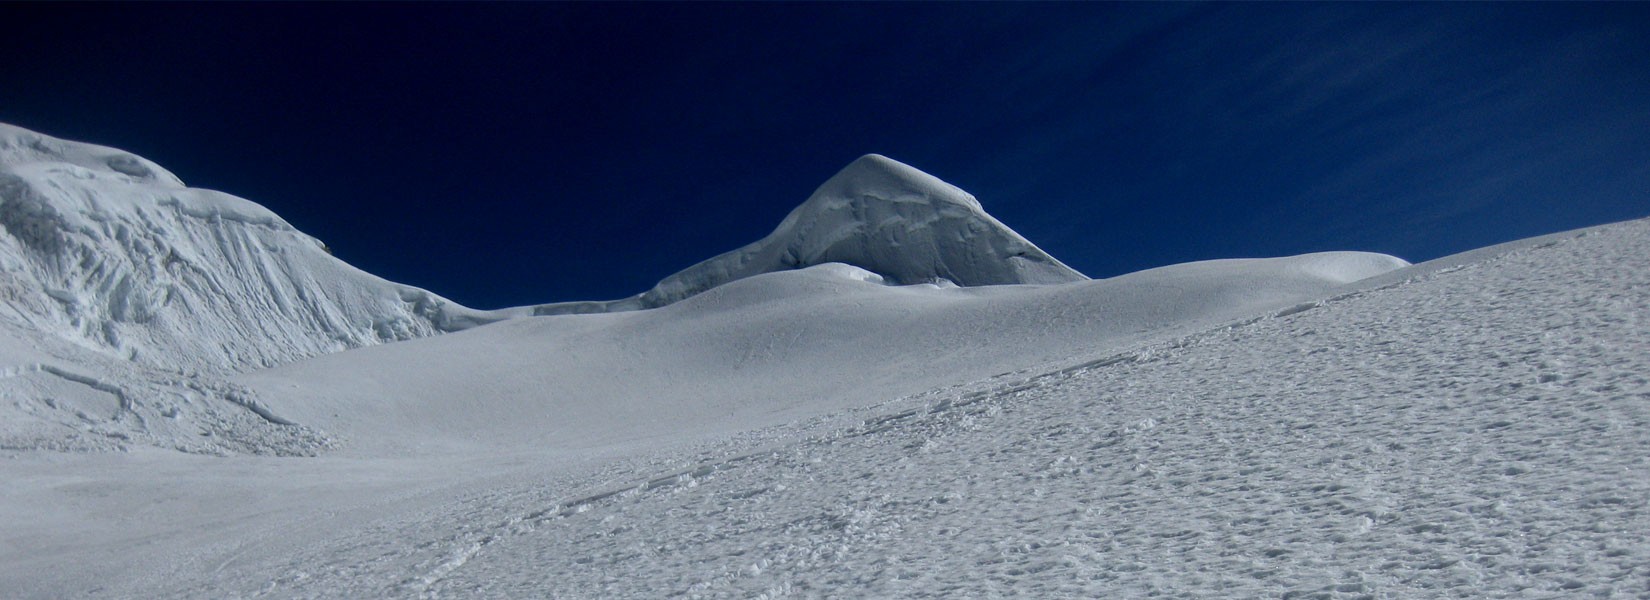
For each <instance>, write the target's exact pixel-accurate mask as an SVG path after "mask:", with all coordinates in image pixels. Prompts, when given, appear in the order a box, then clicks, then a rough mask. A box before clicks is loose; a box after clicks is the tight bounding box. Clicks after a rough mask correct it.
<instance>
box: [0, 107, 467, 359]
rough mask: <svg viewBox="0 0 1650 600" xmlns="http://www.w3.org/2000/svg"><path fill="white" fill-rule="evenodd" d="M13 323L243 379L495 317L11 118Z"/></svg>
mask: <svg viewBox="0 0 1650 600" xmlns="http://www.w3.org/2000/svg"><path fill="white" fill-rule="evenodd" d="M0 271H3V272H4V274H5V276H4V277H3V278H0V298H4V299H5V302H4V310H5V311H6V313H8V314H7V315H6V316H7V317H9V318H12V319H16V320H17V321H20V322H22V323H26V324H28V325H29V326H30V327H33V328H37V329H40V330H43V331H47V332H51V333H53V334H57V335H61V336H64V337H66V338H68V339H71V340H74V341H75V342H77V343H81V344H84V345H87V346H89V347H92V348H95V349H98V350H101V351H105V352H108V353H111V354H115V355H118V356H121V357H125V358H128V359H131V360H133V361H135V362H137V363H140V364H144V365H150V366H165V367H167V368H173V369H176V368H184V369H193V370H206V371H214V372H232V371H240V370H245V369H248V368H255V367H264V366H270V365H274V364H280V363H284V362H289V361H291V360H294V359H298V358H303V357H307V356H314V355H317V354H323V353H327V352H336V351H339V350H345V349H349V348H356V347H360V346H366V345H371V344H377V343H382V342H389V341H396V340H405V339H411V338H415V337H421V336H426V335H431V334H434V333H439V332H444V331H450V330H453V329H458V328H462V327H464V326H467V325H472V324H474V323H476V322H478V321H479V320H482V319H483V317H482V315H481V314H480V313H477V312H476V311H471V310H468V309H465V308H463V307H461V306H458V305H456V304H454V303H452V302H449V301H447V300H445V299H443V298H441V297H440V296H437V295H435V294H432V293H430V292H427V291H424V290H421V289H417V288H413V287H410V286H405V285H399V284H395V283H391V282H388V281H384V280H382V279H379V278H377V277H374V276H372V275H369V274H367V273H365V272H362V271H360V270H357V269H355V268H353V267H351V266H349V265H348V264H345V263H344V262H343V261H340V260H338V259H336V258H333V257H332V256H331V255H330V254H329V253H327V252H326V251H325V249H324V248H323V246H322V244H321V243H320V242H319V241H317V240H316V239H314V238H312V237H310V236H307V235H304V234H303V233H301V232H299V231H297V230H295V229H293V227H292V226H291V225H289V224H288V223H287V222H286V221H284V220H282V219H281V218H280V217H278V216H276V215H275V214H274V213H272V212H270V211H269V210H268V209H265V208H264V207H262V206H259V205H257V204H255V203H253V202H250V201H247V200H243V199H241V198H237V197H235V196H231V195H229V194H225V193H221V192H216V191H212V190H204V189H195V188H189V187H186V186H184V184H183V182H182V181H180V180H179V179H178V178H177V177H176V176H174V175H172V173H170V172H168V171H167V170H165V169H163V168H161V167H160V166H159V165H156V164H154V163H153V162H150V161H148V160H145V159H143V158H140V157H138V156H134V155H132V154H129V153H126V152H122V151H119V150H115V149H111V148H105V147H101V146H95V145H91V144H83V143H77V142H70V141H65V140H59V139H55V138H52V137H49V136H45V135H41V134H38V133H34V132H31V131H27V130H24V129H21V128H18V127H14V126H10V125H4V124H0Z"/></svg>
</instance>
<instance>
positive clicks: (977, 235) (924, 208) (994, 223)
mask: <svg viewBox="0 0 1650 600" xmlns="http://www.w3.org/2000/svg"><path fill="white" fill-rule="evenodd" d="M832 262H838V263H844V264H849V265H853V266H855V267H859V268H861V269H865V270H867V271H870V272H872V273H875V274H877V275H879V276H881V277H882V278H883V279H884V280H885V281H886V282H888V283H890V284H896V285H903V284H913V283H929V282H949V283H954V284H957V285H961V286H979V285H1004V284H1025V283H1031V284H1053V283H1067V282H1072V281H1082V280H1085V279H1088V278H1087V277H1084V276H1083V274H1082V273H1078V272H1077V271H1076V270H1073V269H1072V268H1071V267H1067V266H1066V265H1064V264H1062V263H1061V262H1060V261H1058V260H1055V258H1054V257H1052V256H1049V255H1048V253H1046V252H1043V251H1042V250H1041V249H1039V248H1037V246H1036V245H1034V244H1032V243H1031V242H1030V241H1027V240H1026V239H1025V238H1024V237H1021V236H1020V234H1018V233H1015V232H1014V230H1012V229H1009V228H1008V226H1006V225H1003V224H1002V222H1000V221H998V220H997V219H995V218H992V217H991V215H988V214H986V213H985V211H984V210H983V209H982V208H981V206H980V202H979V201H978V200H976V199H975V198H974V196H972V195H970V194H969V193H968V192H965V191H963V190H961V189H959V188H957V187H956V186H954V185H951V184H949V183H946V182H944V181H941V180H940V179H939V178H937V177H934V176H933V175H929V174H927V173H924V172H922V171H920V170H917V169H916V168H913V167H911V166H909V165H906V164H904V163H901V162H899V161H896V160H894V159H891V158H888V157H886V156H882V155H879V154H867V155H865V156H862V157H860V158H859V159H857V160H855V161H854V162H852V163H850V164H849V165H848V166H847V167H845V168H843V169H842V170H841V171H840V172H838V173H837V174H836V175H835V176H832V177H831V178H830V179H828V180H826V181H825V183H824V184H822V185H820V186H819V188H818V189H816V190H814V193H813V194H812V195H811V196H809V197H808V200H807V201H806V202H803V203H802V205H801V206H798V207H796V209H794V210H792V211H791V213H790V214H789V215H788V216H786V217H785V219H784V220H783V221H781V222H780V224H779V226H778V227H777V228H775V229H774V231H773V233H770V234H768V236H767V237H764V238H762V239H761V240H758V241H756V242H754V243H752V244H749V245H747V246H745V247H743V248H739V249H737V250H734V251H731V252H727V253H725V254H722V255H719V256H717V257H715V258H712V259H710V260H707V261H704V262H701V263H699V264H697V265H694V266H692V267H689V268H687V269H685V270H683V271H682V272H680V273H677V274H675V275H672V276H670V277H667V278H665V279H664V280H663V281H660V282H659V284H658V285H657V286H655V287H654V288H653V289H652V290H649V291H648V292H646V293H644V294H642V295H641V296H640V297H638V298H635V299H630V300H621V301H618V302H615V303H607V304H605V305H602V306H600V307H596V306H594V305H588V304H587V305H583V306H578V307H571V306H570V307H566V309H559V308H561V307H555V306H549V307H541V309H540V312H570V311H582V310H590V309H592V308H596V309H598V310H600V309H606V310H614V309H625V308H651V307H658V306H664V305H667V304H671V303H674V302H677V301H680V300H682V299H684V298H687V297H690V296H693V295H695V294H698V293H700V292H703V291H705V290H708V289H711V288H713V287H716V286H719V285H722V284H724V283H728V282H730V281H735V280H738V279H743V278H746V277H751V276H754V275H760V274H762V273H771V272H774V271H788V270H792V269H800V268H804V267H811V266H814V265H821V264H825V263H832Z"/></svg>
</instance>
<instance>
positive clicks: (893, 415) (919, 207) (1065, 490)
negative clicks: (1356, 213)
mask: <svg viewBox="0 0 1650 600" xmlns="http://www.w3.org/2000/svg"><path fill="white" fill-rule="evenodd" d="M0 134H3V135H0V163H3V164H0V167H3V169H0V226H3V227H4V233H3V234H0V267H3V268H4V269H5V270H6V271H7V273H8V278H7V279H6V280H5V281H4V282H3V283H4V286H0V291H3V292H4V294H5V295H4V297H3V299H4V303H3V306H0V308H3V310H0V359H3V361H4V362H3V364H0V367H3V369H4V370H3V372H0V374H3V375H4V376H3V377H0V442H3V443H0V447H3V448H4V450H5V452H6V453H5V454H3V455H0V481H4V485H3V486H0V597H6V598H12V597H21V598H34V597H41V598H55V597H72V596H94V597H199V598H224V597H270V598H286V597H338V598H346V597H347V598H355V597H385V596H388V597H454V598H468V597H510V598H523V597H569V598H595V597H656V596H667V595H686V596H705V597H761V596H768V597H774V596H782V595H794V596H800V597H844V598H856V597H922V596H931V597H957V596H961V597H970V596H1003V595H1026V596H1039V597H1046V596H1069V597H1146V596H1152V595H1159V596H1169V597H1321V598H1361V597H1369V598H1409V597H1438V596H1456V597H1612V596H1614V597H1650V572H1647V571H1645V570H1644V568H1643V567H1641V566H1640V564H1641V563H1645V562H1647V557H1650V506H1647V503H1650V500H1647V499H1650V489H1647V488H1650V464H1647V463H1650V429H1647V427H1650V323H1646V319H1650V269H1646V268H1645V264H1644V262H1645V258H1644V257H1646V256H1650V222H1647V221H1634V222H1628V223H1622V224H1616V225H1611V226H1605V227H1601V228H1594V229H1590V230H1585V231H1579V232H1570V233H1566V234H1558V235H1553V236H1547V237H1545V238H1539V239H1533V240H1526V241H1523V242H1515V243H1513V244H1508V245H1504V246H1500V247H1495V248H1489V249H1484V250H1481V251H1477V252H1473V253H1468V254H1465V255H1460V256H1456V257H1450V258H1446V259H1441V260H1439V261H1434V262H1432V263H1427V264H1422V265H1415V266H1410V267H1404V263H1402V261H1398V260H1397V259H1393V258H1391V257H1386V256H1381V255H1373V254H1366V253H1325V254H1317V255H1308V256H1302V257H1293V258H1286V259H1270V260H1237V261H1211V262H1205V263H1193V264H1187V265H1176V266H1172V267H1165V268H1162V269H1154V270H1151V271H1146V272H1142V273H1136V274H1132V275H1127V276H1123V277H1117V278H1113V279H1107V280H1095V281H1090V280H1087V279H1086V278H1084V277H1082V276H1081V275H1080V274H1077V273H1076V272H1075V271H1072V270H1070V269H1069V268H1067V267H1066V266H1065V265H1062V264H1060V263H1059V261H1057V260H1055V259H1053V258H1052V257H1049V256H1048V255H1047V254H1045V253H1043V252H1042V251H1041V250H1038V249H1037V248H1036V247H1035V246H1033V245H1031V244H1030V242H1028V241H1026V240H1024V238H1021V237H1020V236H1018V235H1017V234H1015V233H1014V232H1013V231H1011V230H1009V229H1008V228H1007V227H1005V226H1003V225H1002V224H1001V223H999V222H997V221H996V220H995V219H992V218H990V217H989V215H986V214H985V213H984V212H983V210H981V208H980V205H979V203H978V202H977V201H975V200H974V199H973V198H972V197H971V196H968V195H967V194H966V193H965V192H962V191H961V190H957V189H956V188H954V187H951V186H949V185H946V184H944V183H943V182H940V181H939V180H937V179H934V178H932V177H930V176H927V175H926V174H922V173H921V172H919V171H916V170H915V169H911V168H910V167H907V166H905V165H901V164H899V163H897V162H894V161H891V160H888V159H886V158H882V157H877V156H868V157H865V158H862V159H860V160H859V161H856V162H855V163H854V164H852V165H849V167H848V168H846V169H844V170H843V172H842V173H840V174H838V175H837V176H836V177H834V178H832V180H831V181H828V182H826V184H825V185H822V186H821V187H820V189H819V191H817V192H816V193H815V194H814V196H813V197H811V198H809V199H808V201H807V202H806V203H804V204H803V205H802V206H801V207H799V208H798V209H797V210H796V211H794V212H793V213H792V215H791V217H789V218H787V219H786V220H785V222H784V223H782V224H781V225H780V226H779V227H778V228H777V229H776V230H775V232H774V233H773V234H772V235H770V236H768V237H767V238H765V239H763V240H761V241H759V242H757V243H754V244H752V245H750V246H746V247H744V248H741V249H739V250H735V251H733V252H730V253H728V254H724V255H722V256H719V257H716V258H713V259H711V260H709V261H706V262H705V263H701V264H700V265H697V266H695V267H692V268H690V269H688V270H686V271H684V272H683V273H680V274H677V275H675V276H672V277H670V278H667V279H666V280H665V281H663V282H661V283H660V285H659V286H657V287H655V288H654V289H653V290H651V291H649V292H647V293H644V294H640V295H638V296H635V297H632V298H628V299H624V300H617V301H611V302H590V303H574V304H560V305H546V306H540V307H523V308H518V309H506V310H502V311H492V312H483V311H474V310H471V309H467V308H464V307H460V306H457V305H454V304H452V303H450V302H448V301H445V300H443V299H441V298H439V297H438V296H435V295H433V294H430V293H429V292H425V291H423V290H417V289H415V288H409V287H406V286H399V285H397V284H393V283H390V282H385V281H383V280H380V279H377V278H375V277H372V276H370V275H367V274H365V273H361V272H359V271H357V270H354V269H352V268H350V267H349V266H348V265H346V264H344V263H342V262H339V261H337V260H336V259H333V258H332V257H331V256H329V255H327V254H326V253H325V252H324V251H323V250H322V249H321V248H322V247H321V245H320V244H319V243H317V242H315V241H314V240H313V239H312V238H308V237H307V236H304V235H302V234H301V233H298V232H296V231H293V230H291V228H290V226H287V225H285V223H284V222H282V221H280V220H279V218H278V217H275V216H274V215H272V214H268V211H266V210H264V209H263V208H262V207H258V206H257V205H255V204H252V203H250V202H247V201H245V200H241V199H239V198H234V197H232V196H227V195H223V194H219V193H216V192H207V191H201V190H192V189H189V188H185V187H183V186H182V184H181V183H180V182H178V181H177V179H176V178H175V177H172V176H171V175H170V174H168V173H165V172H164V171H163V170H161V169H160V167H158V166H156V165H154V164H153V163H149V162H148V161H144V160H143V159H140V158H137V157H133V156H131V155H128V154H125V153H121V152H119V151H116V150H112V149H107V148H100V147H95V146H87V145H84V144H75V143H73V142H64V141H61V140H53V139H51V138H47V137H45V136H40V135H39V134H34V133H32V132H26V131H22V130H18V129H15V128H4V129H0ZM902 249H903V250H902ZM844 262H846V263H851V265H850V264H842V263H844ZM1005 283H1007V284H1033V283H1034V284H1042V285H999V284H1005ZM895 284H906V285H895ZM956 284H961V285H963V286H970V285H981V286H983V287H957V285H956ZM643 308H646V310H639V309H643ZM581 312H595V313H600V314H583V315H569V314H562V313H581ZM533 315H557V316H533ZM243 320H244V321H247V322H241V321H243ZM487 323H491V324H487ZM460 330H462V331H460ZM446 332H455V333H446ZM436 334H441V335H436ZM430 336H433V337H430ZM418 338H422V339H418ZM397 340H404V341H397ZM389 341H397V343H393V344H386V345H379V344H381V343H383V342H389ZM299 359H304V360H299ZM283 455H286V456H285V457H283ZM290 455H310V456H290Z"/></svg>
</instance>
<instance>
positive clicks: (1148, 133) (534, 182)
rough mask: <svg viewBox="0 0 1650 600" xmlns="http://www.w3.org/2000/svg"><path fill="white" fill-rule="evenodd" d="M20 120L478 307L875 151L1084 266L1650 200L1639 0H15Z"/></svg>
mask: <svg viewBox="0 0 1650 600" xmlns="http://www.w3.org/2000/svg"><path fill="white" fill-rule="evenodd" d="M0 22H4V23H5V24H6V27H5V29H6V34H5V35H4V36H0V121H5V122H10V123H13V124H17V125H20V126H23V127H28V128H31V129H35V130H39V131H41V132H43V133H47V134H51V135H55V136H59V137H66V138H71V139H79V140H85V141H92V142H97V143H102V144H106V145H111V146H116V147H120V148H124V149H127V150H130V151H133V152H136V153H138V154H141V155H143V156H146V157H148V158H150V159H153V160H155V161H157V162H159V163H161V164H162V165H164V166H166V167H167V168H169V169H171V170H172V171H173V172H175V173H177V174H178V175H179V176H180V177H182V178H183V179H184V181H186V182H188V183H189V184H191V185H194V186H197V187H208V188H214V189H220V190H224V191H228V192H230V193H234V194H236V195H239V196H243V197H246V198H249V199H252V200H254V201H256V202H259V203H261V204H263V205H265V206H268V207H270V208H271V209H273V210H275V211H276V212H277V213H279V214H281V215H282V216H284V217H286V218H287V219H288V220H289V221H291V222H292V223H293V224H294V225H296V226H298V227H299V228H300V229H302V230H304V231H306V232H308V233H310V234H313V235H315V236H317V237H319V238H321V239H322V240H323V241H326V242H327V243H328V244H330V245H331V246H332V247H333V248H334V250H335V251H336V253H337V255H338V256H340V257H341V258H343V259H345V260H347V261H350V262H351V263H354V264H355V265H357V266H359V267H361V268H363V269H366V270H368V271H371V272H374V273H377V274H379V275H382V276H384V277H387V278H389V279H392V280H396V281H402V282H406V283H410V284H414V285H419V286H422V287H426V288H429V289H431V290H433V291H436V292H438V293H440V294H443V295H446V296H448V297H450V298H453V299H455V300H458V301H460V302H463V303H465V304H469V305H471V306H476V307H479V308H494V307H500V306H506V305H518V304H528V303H539V302H548V301H557V300H580V299H607V298H616V297H620V296H626V295H630V294H633V293H636V292H640V291H642V290H644V289H646V288H648V287H649V286H651V285H652V284H653V282H655V281H657V280H658V279H660V278H662V277H664V276H666V275H669V274H670V273H673V272H675V271H677V270H679V269H681V268H683V267H686V266H688V265H690V264H692V263H694V262H697V261H699V260H702V259H705V258H709V257H710V256H712V255H714V254H717V253H720V252H722V251H726V250H730V249H733V248H735V247H737V246H739V245H742V244H744V243H747V242H750V241H753V240H755V239H757V238H759V237H761V236H762V235H765V234H766V233H768V231H770V230H771V229H772V227H773V226H774V225H776V224H778V222H779V220H780V219H781V218H782V217H783V216H784V215H785V213H786V212H788V211H789V210H790V209H791V208H792V207H794V206H795V205H796V204H798V203H800V202H802V200H804V199H805V198H806V197H807V195H808V193H809V192H811V191H812V190H813V188H814V187H815V186H817V185H818V184H819V183H821V182H823V181H824V180H825V178H827V177H829V176H830V175H831V174H832V173H834V172H835V171H836V170H837V169H839V168H840V167H842V166H843V165H844V164H846V163H847V162H849V161H850V160H852V159H853V158H855V157H856V156H858V155H860V154H863V153H866V152H879V153H883V154H887V155H889V156H891V157H894V158H896V159H898V160H901V161H904V162H906V163H909V164H911V165H913V166H916V167H918V168H920V169H923V170H925V171H928V172H930V173H933V174H935V175H937V176H939V177H941V178H942V179H946V180H948V181H950V182H952V183H955V184H957V185H959V186H961V187H962V188H964V189H966V190H969V191H970V192H973V193H974V194H975V195H976V196H978V197H979V198H980V200H981V202H982V203H984V205H985V207H986V209H987V210H988V211H989V212H991V213H992V214H994V215H996V216H997V217H998V218H999V219H1001V220H1003V221H1004V222H1005V223H1007V224H1008V225H1009V226H1011V227H1013V228H1015V229H1016V230H1018V231H1019V232H1021V233H1022V234H1024V235H1025V236H1026V237H1027V238H1029V239H1030V240H1032V241H1033V242H1035V243H1037V244H1038V245H1040V246H1042V247H1043V249H1045V250H1047V251H1049V252H1050V253H1051V254H1053V255H1055V256H1056V257H1058V258H1060V259H1062V260H1064V261H1065V262H1067V263H1068V264H1070V265H1071V266H1073V267H1075V268H1077V269H1079V270H1081V271H1083V272H1084V273H1087V274H1089V275H1091V276H1095V277H1106V276H1112V275H1118V274H1121V273H1125V272H1129V271H1134V270H1138V269H1143V268H1149V267H1154V266H1161V265H1165V264H1170V263H1176V262H1183V261H1188V260H1199V259H1208V258H1230V257H1250V256H1277V255H1288V254H1298V253H1302V252H1312V251H1319V250H1336V249H1353V250H1372V251H1379V252H1388V253H1392V254H1396V255H1398V256H1401V257H1404V258H1407V259H1409V260H1412V261H1419V260H1423V259H1428V258H1434V257H1437V256H1441V255H1444V254H1448V253H1452V252H1456V251H1461V250H1466V249H1470V248H1474V247H1478V246H1483V245H1487V244H1491V243H1496V242H1501V241H1506V240H1511V239H1516V238H1520V237H1527V236H1531V235H1536V234H1541V233H1547V232H1552V231H1558V230H1562V229H1569V228H1574V227H1580V226H1585V225H1592V224H1597V223H1603V222H1608V221H1615V220H1621V219H1626V218H1633V217H1639V216H1645V215H1647V214H1650V5H1646V4H1558V5H1551V4H1478V3H1473V4H1422V5H1408V4H1385V3H1381V4H1292V3H1291V4H1219V5H1192V4H1123V5H1104V4H1075V3H1060V4H973V3H971V4H927V3H924V4H858V3H856V4H812V3H806V4H757V5H743V4H725V3H707V4H690V5H674V4H654V3H635V4H633V3H625V4H395V5H374V4H286V3H274V4H255V5H224V4H210V3H202V4H185V5H153V4H142V5H95V4H15V3H8V4H3V5H0Z"/></svg>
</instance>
